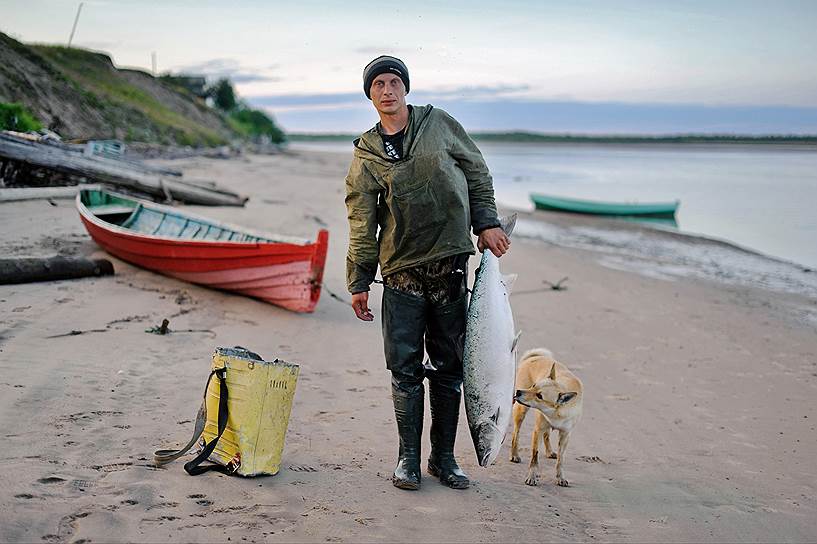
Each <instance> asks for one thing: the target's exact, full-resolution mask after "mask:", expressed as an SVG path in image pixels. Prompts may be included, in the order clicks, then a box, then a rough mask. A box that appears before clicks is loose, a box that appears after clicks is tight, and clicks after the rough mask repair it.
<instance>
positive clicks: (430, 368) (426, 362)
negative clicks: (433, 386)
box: [423, 357, 438, 371]
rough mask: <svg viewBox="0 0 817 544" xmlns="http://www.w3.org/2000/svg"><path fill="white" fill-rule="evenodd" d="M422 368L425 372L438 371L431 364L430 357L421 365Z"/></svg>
mask: <svg viewBox="0 0 817 544" xmlns="http://www.w3.org/2000/svg"><path fill="white" fill-rule="evenodd" d="M423 368H425V369H426V370H433V371H436V370H438V369H437V367H436V366H434V363H432V362H431V357H429V358H428V359H426V360H425V362H424V363H423Z"/></svg>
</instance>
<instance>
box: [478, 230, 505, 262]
mask: <svg viewBox="0 0 817 544" xmlns="http://www.w3.org/2000/svg"><path fill="white" fill-rule="evenodd" d="M510 247H511V240H510V238H508V236H507V235H506V234H505V231H504V230H502V229H501V228H499V227H494V228H492V229H485V230H484V231H482V232H480V233H479V237H478V238H477V248H478V249H479V250H480V251H485V248H488V249H490V250H491V253H493V254H494V255H496V256H497V257H502V256H503V255H505V253H507V252H508V248H510Z"/></svg>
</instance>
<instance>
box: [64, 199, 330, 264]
mask: <svg viewBox="0 0 817 544" xmlns="http://www.w3.org/2000/svg"><path fill="white" fill-rule="evenodd" d="M84 191H88V189H80V191H79V192H78V193H77V197H76V205H77V210H78V211H79V213H80V215H81V216H82V217H83V218H85V219H86V220H87V221H90V222H91V223H93V224H94V225H96V226H97V227H99V228H101V229H104V230H107V231H110V232H112V233H115V234H118V235H122V236H126V237H134V238H138V239H144V240H150V241H153V242H167V243H169V244H170V245H176V244H183V245H191V244H194V245H196V246H199V247H234V248H235V247H244V248H248V249H249V248H258V247H262V246H275V245H281V244H288V245H293V246H300V247H308V246H314V245H316V244H317V238H316V239H315V240H309V239H307V238H299V237H294V236H293V237H288V236H285V235H277V234H273V233H268V232H262V231H256V230H253V229H250V228H246V227H242V226H239V225H233V224H230V223H225V222H222V221H216V220H213V219H210V218H207V217H203V216H200V215H198V214H195V213H188V212H184V213H183V214H181V215H183V216H185V217H189V218H190V219H193V220H196V221H200V222H202V223H204V224H210V225H214V226H216V227H218V228H221V229H224V230H232V231H234V232H240V233H242V234H249V235H250V236H256V237H258V238H264V239H266V240H267V241H255V242H246V241H238V240H196V239H193V238H179V237H177V236H164V235H159V234H147V233H143V232H138V231H134V230H132V229H128V228H125V227H121V226H119V225H115V224H113V223H109V222H108V221H105V220H103V219H101V218H100V217H98V216H96V215H94V214H93V213H92V212H91V209H90V208H88V207H87V206H86V205H85V203H84V202H82V193H83V192H84ZM98 192H103V193H107V194H110V195H112V196H115V197H118V198H123V199H125V200H129V201H131V202H136V204H137V206H136V207H134V208H133V210H134V212H135V211H136V210H137V209H139V206H142V208H145V209H154V210H155V211H159V212H162V213H165V214H167V213H171V214H173V215H178V214H179V210H178V209H176V208H173V207H172V206H165V205H163V204H157V203H155V202H148V201H142V200H139V199H134V197H132V196H130V195H124V194H121V193H116V192H114V191H107V190H104V189H102V190H98ZM144 204H148V206H144ZM321 230H325V229H319V230H318V232H319V233H320V231H321ZM276 237H277V238H279V240H275V238H276Z"/></svg>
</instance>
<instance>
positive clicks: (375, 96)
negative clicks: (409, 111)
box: [369, 73, 406, 115]
mask: <svg viewBox="0 0 817 544" xmlns="http://www.w3.org/2000/svg"><path fill="white" fill-rule="evenodd" d="M369 94H371V96H372V104H374V107H375V109H376V110H377V111H379V112H380V113H385V114H386V115H389V114H393V113H396V112H398V111H400V109H401V108H405V107H406V86H405V85H403V80H402V79H400V77H398V76H396V75H394V74H389V73H386V74H380V75H379V76H377V77H376V78H374V81H372V87H371V89H370V90H369Z"/></svg>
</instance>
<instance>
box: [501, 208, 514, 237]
mask: <svg viewBox="0 0 817 544" xmlns="http://www.w3.org/2000/svg"><path fill="white" fill-rule="evenodd" d="M517 216H518V214H515V213H514V214H511V215H506V216H505V217H500V218H499V226H500V227H501V228H502V230H503V231H505V235H506V236H508V237H510V235H511V233H512V232H513V229H514V227H516V218H517Z"/></svg>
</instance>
